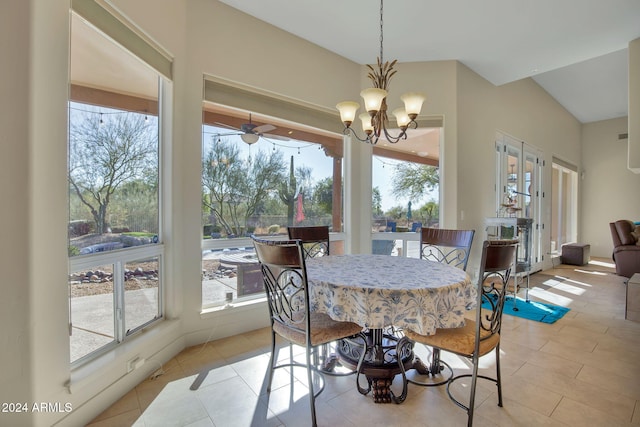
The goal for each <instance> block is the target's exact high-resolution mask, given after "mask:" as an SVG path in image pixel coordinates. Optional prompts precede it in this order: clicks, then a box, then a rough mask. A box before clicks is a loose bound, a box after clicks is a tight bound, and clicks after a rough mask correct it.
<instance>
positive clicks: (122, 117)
mask: <svg viewBox="0 0 640 427" xmlns="http://www.w3.org/2000/svg"><path fill="white" fill-rule="evenodd" d="M155 129H156V127H155V125H153V124H151V123H149V122H147V121H146V120H145V119H144V116H143V115H141V114H137V113H127V112H122V113H117V114H108V115H101V116H100V120H96V116H95V114H84V115H82V114H76V113H72V116H71V125H70V135H69V177H68V179H69V184H70V192H71V193H72V194H75V195H76V196H77V197H78V199H79V200H80V201H81V203H82V204H83V205H84V206H86V207H87V208H88V209H89V211H90V212H91V216H92V218H93V221H94V222H95V225H96V227H95V229H96V232H97V233H98V234H103V233H105V232H107V231H108V228H109V223H108V221H107V218H108V216H107V215H108V210H109V204H110V202H111V199H112V196H113V194H114V193H115V191H116V190H117V189H118V188H119V187H121V186H122V185H123V184H126V183H128V182H131V181H134V180H143V181H146V182H148V181H149V180H150V179H151V180H155V181H156V183H154V185H155V186H156V187H157V172H156V174H155V175H153V174H151V176H150V174H149V170H154V169H157V164H158V135H157V132H156V131H155Z"/></svg>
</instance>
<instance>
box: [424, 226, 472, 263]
mask: <svg viewBox="0 0 640 427" xmlns="http://www.w3.org/2000/svg"><path fill="white" fill-rule="evenodd" d="M474 234H475V231H474V230H448V229H443V228H429V227H423V228H422V229H421V231H420V258H422V259H426V260H429V261H436V262H439V263H444V264H449V265H453V266H454V267H458V268H460V269H462V270H466V269H467V262H468V261H469V254H470V253H471V244H472V243H473V235H474Z"/></svg>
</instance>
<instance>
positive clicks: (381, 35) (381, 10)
mask: <svg viewBox="0 0 640 427" xmlns="http://www.w3.org/2000/svg"><path fill="white" fill-rule="evenodd" d="M382 3H383V0H380V62H381V63H382V62H384V57H383V55H382V46H383V41H384V37H383V31H382V27H383V23H384V20H383V18H382V12H383V5H382Z"/></svg>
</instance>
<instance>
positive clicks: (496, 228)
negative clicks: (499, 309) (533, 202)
mask: <svg viewBox="0 0 640 427" xmlns="http://www.w3.org/2000/svg"><path fill="white" fill-rule="evenodd" d="M532 225H533V219H531V218H515V217H488V218H485V238H486V239H487V240H511V239H516V240H518V251H517V255H516V265H515V286H514V293H517V292H518V287H519V279H524V278H525V277H526V280H527V284H526V300H527V302H528V301H529V274H530V272H531V251H532V234H531V233H532ZM514 301H515V299H514ZM514 304H515V302H514ZM514 309H515V308H514Z"/></svg>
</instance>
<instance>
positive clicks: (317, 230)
mask: <svg viewBox="0 0 640 427" xmlns="http://www.w3.org/2000/svg"><path fill="white" fill-rule="evenodd" d="M287 233H288V234H289V239H290V240H294V239H300V240H302V247H303V250H304V258H305V259H309V258H317V257H321V256H328V255H330V250H329V249H330V242H329V227H328V226H326V225H319V226H306V227H287ZM333 347H335V346H334V345H332V343H326V344H324V345H322V346H320V347H318V348H316V351H315V352H314V358H315V361H314V363H315V365H316V366H319V367H321V369H322V372H324V373H325V374H328V375H338V376H341V375H351V374H354V373H355V371H351V370H349V371H346V372H340V371H338V370H337V369H336V368H338V367H339V366H340V363H339V361H338V358H337V356H336V355H335V351H334V350H333Z"/></svg>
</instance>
